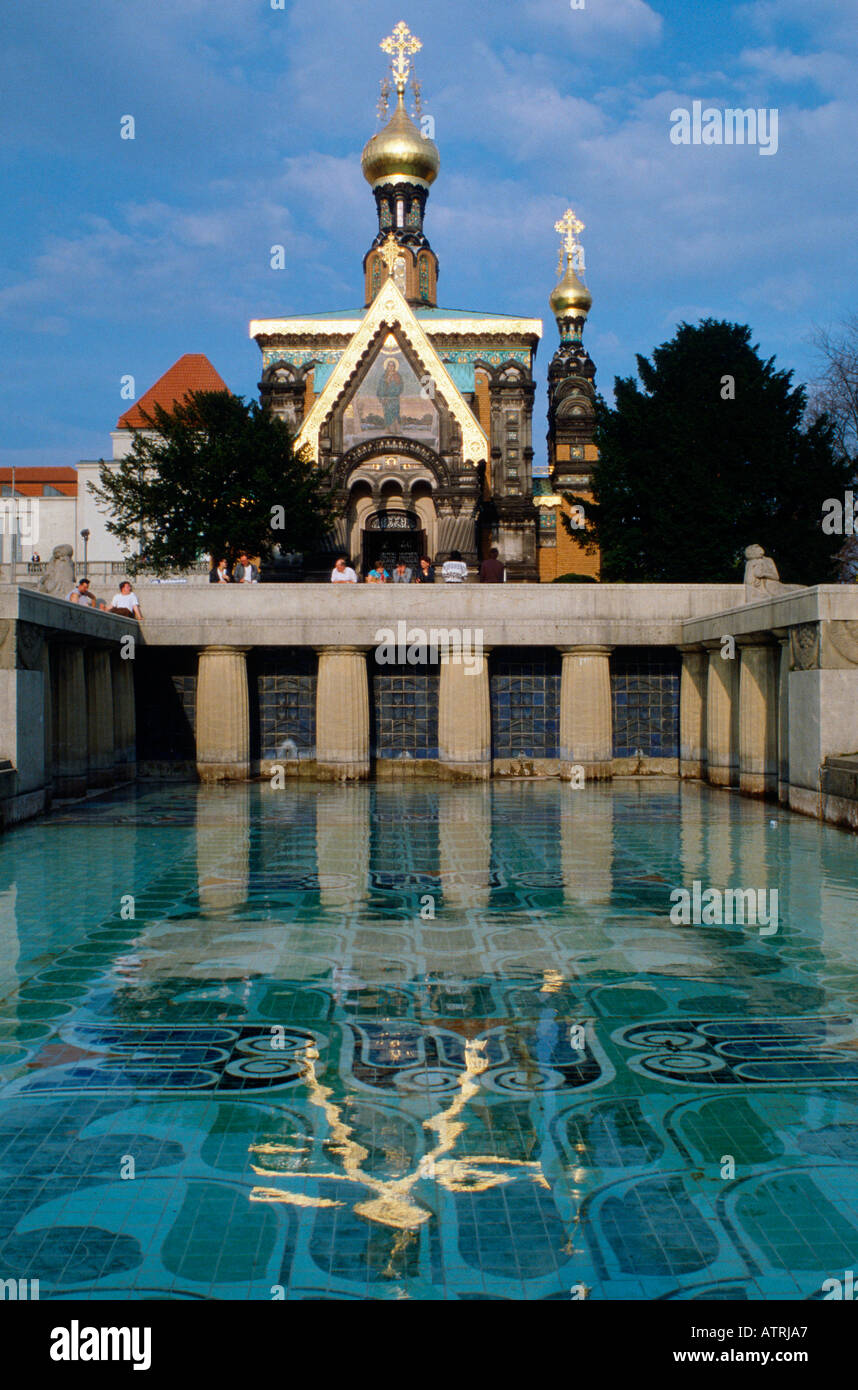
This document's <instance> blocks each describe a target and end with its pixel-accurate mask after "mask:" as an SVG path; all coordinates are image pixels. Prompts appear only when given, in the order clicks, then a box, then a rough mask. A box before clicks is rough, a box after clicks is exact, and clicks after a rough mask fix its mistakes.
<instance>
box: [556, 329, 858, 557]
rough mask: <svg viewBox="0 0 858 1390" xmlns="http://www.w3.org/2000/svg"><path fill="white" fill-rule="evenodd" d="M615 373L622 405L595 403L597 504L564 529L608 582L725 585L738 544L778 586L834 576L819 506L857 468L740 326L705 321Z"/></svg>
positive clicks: (800, 392) (836, 543) (839, 493)
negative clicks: (634, 369)
mask: <svg viewBox="0 0 858 1390" xmlns="http://www.w3.org/2000/svg"><path fill="white" fill-rule="evenodd" d="M637 364H638V376H639V379H640V381H639V382H638V381H636V380H635V379H634V378H633V377H627V378H617V379H616V382H615V396H616V404H615V406H614V408H611V407H609V406H608V405H607V404H606V403H605V401H604V400H602V399H600V400H599V401H598V402H597V428H596V435H595V441H596V444H597V445H598V448H599V452H600V458H599V461H598V463H597V464H596V466H595V469H594V502H592V503H591V502H589V501H588V500H587V499H586V498H582V497H572V496H570V497H569V498H568V500H569V501H570V502H572V503H577V504H579V505H583V506H584V508H585V512H586V515H587V521H588V526H589V528H590V529H588V531H587V533H586V539H585V538H584V533H582V532H580V531H573V530H572V529H571V527H570V526H569V522H568V520H567V521H566V524H567V527H569V529H570V534H573V535H574V536H575V537H576V539H578V540H582V539H583V540H584V543H585V547H586V548H587V549H589V550H591V551H592V550H593V549H594V548H595V546H596V545H597V544H598V545H599V546H600V548H601V552H602V578H603V579H605V580H627V581H654V582H664V583H678V582H683V581H688V582H706V581H710V582H711V581H714V582H721V583H723V582H725V581H729V580H731V579H735V578H737V577H739V576H741V573H742V567H743V564H744V560H743V552H744V549H745V546H747V545H751V544H752V543H757V544H759V545H762V546H763V547H764V548H765V550H766V552H767V554H769V555H771V556H772V557H773V558H774V560H775V562H776V563H777V565H778V568H779V570H780V573H781V576H782V578H784V579H785V580H788V581H791V582H793V583H805V584H814V583H821V582H824V581H826V580H829V581H830V580H831V578H832V577H833V573H832V567H833V557H834V555H835V554H836V552H837V551H838V550H839V548H840V546H841V545H842V543H843V542H842V539H841V538H839V537H837V536H829V535H825V534H824V533H823V531H822V515H823V514H822V506H823V503H824V502H825V500H826V499H828V498H840V499H841V500H842V498H843V493H844V489H845V488H846V487H847V486H848V479H849V477H850V473H851V469H850V465H849V461H848V459H845V458H844V457H843V456H842V454H839V453H838V451H837V449H836V447H835V443H834V434H833V429H832V425H831V422H830V420H829V419H828V417H827V416H826V415H821V416H820V417H819V418H817V419H816V420H814V421H812V422H811V423H809V424H807V425H806V426H803V424H802V421H803V417H804V413H805V392H804V388H803V387H801V386H793V385H792V373H791V372H789V371H779V370H777V369H776V368H775V359H774V358H769V359H768V360H767V361H764V360H763V359H762V358H761V357H760V355H759V351H758V348H757V347H756V346H752V344H751V330H750V328H748V327H747V326H746V325H742V324H736V323H727V322H724V321H722V320H717V319H704V320H703V321H702V322H701V323H699V324H697V325H691V324H687V323H683V324H681V325H680V327H679V329H678V330H677V333H676V335H675V337H673V338H672V339H671V341H670V342H668V343H663V344H662V346H661V347H658V348H656V349H655V350H654V352H653V354H652V360H651V361H650V360H648V359H647V358H645V357H642V356H638V358H637Z"/></svg>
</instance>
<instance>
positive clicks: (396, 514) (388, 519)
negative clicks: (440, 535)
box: [361, 508, 426, 575]
mask: <svg viewBox="0 0 858 1390" xmlns="http://www.w3.org/2000/svg"><path fill="white" fill-rule="evenodd" d="M361 538H362V546H361V568H362V571H363V573H364V575H366V574H367V572H368V571H369V570H371V569H372V568H373V566H374V565H377V564H382V565H383V566H384V568H385V569H386V570H389V571H390V570H392V569H393V567H394V565H398V564H399V563H400V561H402V562H403V563H404V564H406V565H407V566H408V568H409V569H410V570H412V571H414V570H415V569H416V568H417V564H418V561H419V559H420V556H421V555H423V554H425V552H426V532H425V531H424V530H423V528H422V526H421V524H420V517H419V516H418V515H417V513H416V512H413V511H409V510H406V509H404V508H396V509H393V508H391V509H390V510H386V511H378V512H370V513H369V515H368V516H366V517H365V519H364V525H363V531H362V537H361Z"/></svg>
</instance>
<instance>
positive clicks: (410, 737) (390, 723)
mask: <svg viewBox="0 0 858 1390" xmlns="http://www.w3.org/2000/svg"><path fill="white" fill-rule="evenodd" d="M369 673H370V682H371V689H370V743H371V746H372V754H373V757H376V758H437V757H438V685H439V676H438V667H437V666H435V665H432V666H405V665H403V666H378V665H373V664H371V665H370V668H369Z"/></svg>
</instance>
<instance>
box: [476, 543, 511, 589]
mask: <svg viewBox="0 0 858 1390" xmlns="http://www.w3.org/2000/svg"><path fill="white" fill-rule="evenodd" d="M504 574H505V570H504V566H503V563H502V562H501V561H500V560H499V559H498V553H497V550H495V549H494V548H492V549H491V550H490V551H489V553H488V558H487V559H485V560H483V563H482V564H481V565H480V583H481V584H502V583H503V581H504Z"/></svg>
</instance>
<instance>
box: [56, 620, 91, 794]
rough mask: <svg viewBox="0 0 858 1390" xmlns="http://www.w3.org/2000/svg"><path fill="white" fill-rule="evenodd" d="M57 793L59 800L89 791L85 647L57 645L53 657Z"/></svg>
mask: <svg viewBox="0 0 858 1390" xmlns="http://www.w3.org/2000/svg"><path fill="white" fill-rule="evenodd" d="M53 658H54V659H53V660H52V662H51V665H52V675H53V679H54V697H55V698H54V712H55V719H56V739H55V742H54V770H55V789H56V794H57V796H83V794H84V792H85V791H86V771H87V738H86V723H87V721H86V675H85V671H84V661H83V647H75V646H65V645H62V646H60V645H58V646H57V647H56V648H55V651H54V653H53Z"/></svg>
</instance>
